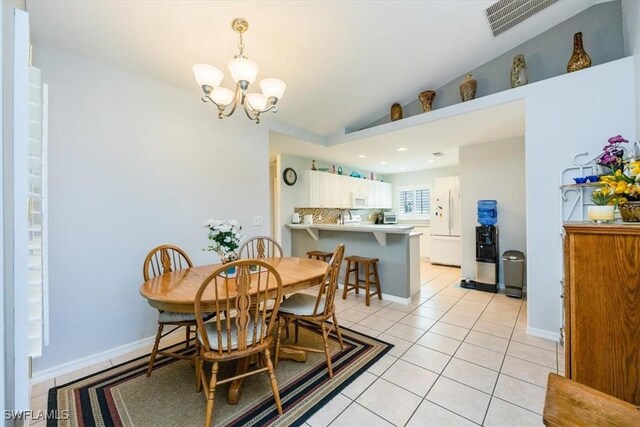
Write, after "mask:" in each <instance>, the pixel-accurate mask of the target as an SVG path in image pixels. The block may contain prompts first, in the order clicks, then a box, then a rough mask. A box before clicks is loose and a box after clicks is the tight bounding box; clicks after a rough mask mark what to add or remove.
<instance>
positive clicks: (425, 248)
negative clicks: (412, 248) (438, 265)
mask: <svg viewBox="0 0 640 427" xmlns="http://www.w3.org/2000/svg"><path fill="white" fill-rule="evenodd" d="M414 230H415V231H417V232H420V233H422V236H420V258H431V228H429V227H415V228H414Z"/></svg>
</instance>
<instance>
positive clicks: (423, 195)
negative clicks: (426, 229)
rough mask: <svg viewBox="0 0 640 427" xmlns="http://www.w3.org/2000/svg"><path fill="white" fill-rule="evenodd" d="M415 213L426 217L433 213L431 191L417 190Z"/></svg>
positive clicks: (425, 189)
mask: <svg viewBox="0 0 640 427" xmlns="http://www.w3.org/2000/svg"><path fill="white" fill-rule="evenodd" d="M415 198H416V209H415V213H417V214H422V215H426V214H429V213H430V212H431V191H430V190H429V189H427V188H423V189H420V190H416V194H415Z"/></svg>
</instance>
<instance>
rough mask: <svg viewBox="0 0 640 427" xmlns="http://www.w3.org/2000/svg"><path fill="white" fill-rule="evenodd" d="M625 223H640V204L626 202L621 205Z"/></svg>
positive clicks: (621, 213)
mask: <svg viewBox="0 0 640 427" xmlns="http://www.w3.org/2000/svg"><path fill="white" fill-rule="evenodd" d="M619 208H620V216H621V217H622V221H623V222H640V202H626V203H621V204H620V205H619Z"/></svg>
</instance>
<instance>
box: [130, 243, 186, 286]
mask: <svg viewBox="0 0 640 427" xmlns="http://www.w3.org/2000/svg"><path fill="white" fill-rule="evenodd" d="M190 267H193V263H192V262H191V259H190V258H189V256H188V255H187V253H186V252H185V251H183V250H182V249H180V248H179V247H177V246H174V245H160V246H158V247H156V248H153V249H152V250H151V251H150V252H149V254H148V255H147V257H146V258H145V260H144V264H143V265H142V275H143V277H144V280H145V281H147V280H149V279H152V278H154V277H156V276H160V275H161V274H166V273H170V272H172V271H176V270H182V269H183V268H190Z"/></svg>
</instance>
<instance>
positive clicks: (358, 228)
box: [286, 223, 421, 246]
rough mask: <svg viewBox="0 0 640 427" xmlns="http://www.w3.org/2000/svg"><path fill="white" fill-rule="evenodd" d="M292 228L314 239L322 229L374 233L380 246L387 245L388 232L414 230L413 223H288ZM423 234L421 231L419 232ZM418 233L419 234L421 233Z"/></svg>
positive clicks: (398, 232)
mask: <svg viewBox="0 0 640 427" xmlns="http://www.w3.org/2000/svg"><path fill="white" fill-rule="evenodd" d="M286 226H287V227H288V228H290V229H294V230H307V232H308V233H309V234H310V235H311V237H312V238H313V240H319V239H320V231H322V230H326V231H349V232H356V233H373V235H374V236H375V238H376V240H377V241H378V244H379V245H380V246H386V245H387V234H410V235H412V236H413V235H416V232H413V226H412V225H397V224H350V223H347V224H287V225H286ZM419 234H421V233H419ZM419 234H418V235H419Z"/></svg>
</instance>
